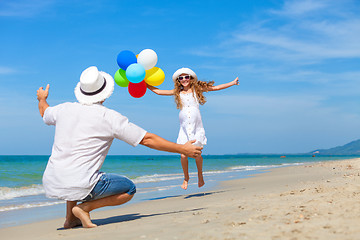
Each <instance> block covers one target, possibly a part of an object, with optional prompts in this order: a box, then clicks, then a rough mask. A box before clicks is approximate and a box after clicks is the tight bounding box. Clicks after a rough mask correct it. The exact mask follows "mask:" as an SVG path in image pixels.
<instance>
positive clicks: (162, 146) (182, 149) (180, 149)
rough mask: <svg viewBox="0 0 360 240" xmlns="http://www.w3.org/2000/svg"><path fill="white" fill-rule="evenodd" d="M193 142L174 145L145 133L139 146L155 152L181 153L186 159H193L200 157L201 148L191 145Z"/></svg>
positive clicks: (154, 135)
mask: <svg viewBox="0 0 360 240" xmlns="http://www.w3.org/2000/svg"><path fill="white" fill-rule="evenodd" d="M194 142H195V140H193V141H188V142H187V143H185V144H176V143H173V142H170V141H168V140H166V139H164V138H162V137H160V136H158V135H156V134H153V133H146V134H145V136H144V138H143V139H142V140H141V142H140V144H141V145H144V146H146V147H149V148H153V149H156V150H160V151H166V152H173V153H181V154H184V155H186V156H188V157H192V158H195V157H197V156H199V155H201V150H202V147H198V146H194V145H192V143H194Z"/></svg>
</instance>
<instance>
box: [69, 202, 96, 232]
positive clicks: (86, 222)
mask: <svg viewBox="0 0 360 240" xmlns="http://www.w3.org/2000/svg"><path fill="white" fill-rule="evenodd" d="M72 212H73V214H74V215H75V216H76V217H77V218H79V219H80V221H81V224H82V226H83V227H84V228H94V227H97V225H96V224H93V223H92V222H91V219H90V214H89V213H88V212H86V211H84V210H83V209H82V208H80V207H79V205H77V206H75V207H73V209H72Z"/></svg>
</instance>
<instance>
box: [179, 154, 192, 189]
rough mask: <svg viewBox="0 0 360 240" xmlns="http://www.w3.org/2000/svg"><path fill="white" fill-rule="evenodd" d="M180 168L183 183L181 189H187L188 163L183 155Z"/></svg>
mask: <svg viewBox="0 0 360 240" xmlns="http://www.w3.org/2000/svg"><path fill="white" fill-rule="evenodd" d="M181 166H182V169H183V172H184V182H183V184H182V185H181V188H182V189H185V190H186V189H187V187H188V182H189V179H190V177H189V161H188V157H187V156H185V155H184V154H181Z"/></svg>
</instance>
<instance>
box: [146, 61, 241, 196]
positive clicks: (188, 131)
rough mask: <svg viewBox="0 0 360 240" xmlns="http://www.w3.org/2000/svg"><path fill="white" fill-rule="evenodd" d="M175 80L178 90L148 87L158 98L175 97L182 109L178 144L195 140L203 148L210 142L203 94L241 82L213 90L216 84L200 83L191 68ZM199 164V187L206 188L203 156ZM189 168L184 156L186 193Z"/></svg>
mask: <svg viewBox="0 0 360 240" xmlns="http://www.w3.org/2000/svg"><path fill="white" fill-rule="evenodd" d="M172 79H173V81H174V89H172V90H160V89H158V88H156V87H153V86H150V85H148V86H147V87H148V88H149V89H150V90H151V91H153V92H154V93H156V94H157V95H163V96H171V95H174V97H175V103H176V107H177V109H180V113H179V120H180V131H179V135H178V138H177V143H179V144H184V143H186V142H187V141H189V140H194V143H193V144H194V145H197V146H201V147H202V146H204V145H206V142H207V139H206V136H205V130H204V127H203V123H202V120H201V115H200V110H199V104H201V105H203V104H204V103H205V102H206V98H205V97H204V95H203V92H210V91H218V90H222V89H225V88H228V87H231V86H234V85H239V78H235V79H234V80H233V81H231V82H228V83H225V84H220V85H217V86H213V85H214V81H210V82H204V81H199V80H198V79H197V76H196V74H195V72H194V71H192V70H191V69H189V68H180V69H178V70H177V71H176V72H175V73H174V75H173V77H172ZM195 160H196V166H197V170H198V186H199V187H202V186H204V184H205V182H204V178H203V173H202V165H203V158H202V156H201V155H200V156H198V157H196V158H195ZM188 165H189V163H188V157H186V156H185V155H183V154H181V166H182V169H183V172H184V182H183V184H182V185H181V187H182V188H183V189H185V190H186V189H187V187H188V182H189V179H190V177H189V168H188Z"/></svg>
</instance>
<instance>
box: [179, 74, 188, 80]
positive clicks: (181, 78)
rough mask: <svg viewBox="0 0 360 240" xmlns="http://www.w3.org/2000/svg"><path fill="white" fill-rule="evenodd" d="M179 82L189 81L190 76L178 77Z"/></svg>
mask: <svg viewBox="0 0 360 240" xmlns="http://www.w3.org/2000/svg"><path fill="white" fill-rule="evenodd" d="M178 79H179V81H182V80H189V79H190V75H186V76H180V77H178Z"/></svg>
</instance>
